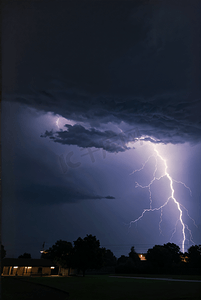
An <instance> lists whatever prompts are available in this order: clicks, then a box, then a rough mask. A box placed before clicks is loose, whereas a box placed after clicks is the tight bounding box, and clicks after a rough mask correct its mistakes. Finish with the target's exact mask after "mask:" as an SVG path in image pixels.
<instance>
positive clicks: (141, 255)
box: [138, 253, 146, 260]
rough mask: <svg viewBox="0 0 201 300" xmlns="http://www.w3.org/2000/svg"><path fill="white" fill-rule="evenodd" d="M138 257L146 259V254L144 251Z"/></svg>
mask: <svg viewBox="0 0 201 300" xmlns="http://www.w3.org/2000/svg"><path fill="white" fill-rule="evenodd" d="M138 257H139V258H140V260H146V254H144V253H139V254H138Z"/></svg>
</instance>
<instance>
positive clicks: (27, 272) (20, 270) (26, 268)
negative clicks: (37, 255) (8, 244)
mask: <svg viewBox="0 0 201 300" xmlns="http://www.w3.org/2000/svg"><path fill="white" fill-rule="evenodd" d="M2 266H3V272H2V275H3V276H6V275H7V276H33V275H35V276H43V275H56V274H58V267H57V266H56V265H55V264H54V263H52V261H51V260H48V259H30V258H4V259H3V262H2Z"/></svg>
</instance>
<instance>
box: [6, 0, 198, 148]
mask: <svg viewBox="0 0 201 300" xmlns="http://www.w3.org/2000/svg"><path fill="white" fill-rule="evenodd" d="M176 2H177V1H176ZM76 3H78V2H76V1H75V2H73V3H72V2H70V1H66V2H65V1H61V2H59V5H58V6H57V7H54V1H53V2H52V1H51V4H50V6H48V8H47V7H45V6H44V3H42V2H40V3H39V2H38V3H37V2H34V5H32V7H31V9H30V7H29V6H30V4H29V3H26V5H24V7H17V8H16V9H18V10H19V11H20V12H21V13H20V14H19V15H18V14H16V11H15V9H14V6H13V14H12V11H11V13H10V14H8V16H7V20H8V21H7V20H6V21H7V23H6V24H7V25H5V33H4V39H5V41H6V45H8V46H9V49H10V50H9V52H6V55H5V63H6V61H9V63H7V65H9V66H10V67H9V68H8V67H7V68H6V72H5V74H7V73H8V74H10V75H11V74H12V76H10V77H9V76H7V75H6V76H4V82H3V84H4V90H5V97H4V98H5V99H7V100H8V101H18V102H20V103H22V104H24V105H28V106H32V107H34V108H36V109H37V110H39V111H42V110H43V111H45V112H49V111H51V112H53V113H55V114H59V115H61V116H63V117H65V118H67V119H71V120H74V121H79V122H80V121H81V122H87V123H89V124H90V125H91V130H86V129H84V128H83V127H82V126H80V127H79V126H78V127H76V126H73V127H69V131H68V132H67V131H63V132H57V133H56V134H54V135H52V133H51V132H49V133H48V132H46V136H48V134H49V137H50V138H51V139H53V140H54V141H55V142H60V143H63V144H65V143H67V144H70V143H71V144H73V145H75V144H76V145H78V146H81V147H86V146H87V145H88V144H90V145H91V146H94V147H98V148H99V147H101V141H102V138H103V135H104V134H105V135H106V136H107V134H108V133H106V132H105V133H104V134H103V133H102V132H101V131H98V129H99V127H100V128H101V125H102V124H107V123H109V122H113V123H115V124H120V123H121V122H122V121H124V122H125V123H126V124H127V125H129V126H137V127H138V129H139V131H140V134H141V135H143V136H146V139H147V140H152V141H153V140H154V139H157V141H159V142H161V143H173V144H176V143H184V142H192V143H196V142H199V141H200V140H201V101H200V81H201V76H200V58H199V56H200V49H201V42H200V34H199V30H200V21H198V20H199V19H198V14H199V11H200V5H199V1H195V2H194V5H192V4H191V2H189V1H185V0H183V1H182V2H181V3H180V2H178V3H176V4H173V2H170V1H156V2H154V1H149V2H148V1H126V2H125V1H118V2H115V1H100V2H99V1H89V2H88V1H83V2H82V3H81V5H79V6H77V4H76ZM30 11H31V14H30ZM23 12H24V13H23ZM40 12H41V13H40ZM196 14H197V15H196ZM25 16H26V17H25ZM9 18H10V19H11V20H12V23H11V22H9V20H10V19H9ZM14 25H15V30H13V26H14ZM6 33H7V35H6ZM13 33H15V35H13ZM28 33H29V38H28ZM22 53H24V56H23V59H22ZM14 65H15V66H16V68H15V70H14V69H13V70H12V68H14ZM11 71H12V72H11ZM9 72H10V73H9ZM15 74H16V75H15ZM13 76H16V78H15V79H16V80H14V81H12V80H11V79H12V78H13ZM11 77H12V78H11ZM6 78H9V80H7V79H6ZM12 82H13V83H12ZM73 133H75V136H74V138H73V136H71V134H73ZM84 134H85V136H86V141H85V140H78V139H77V138H78V137H80V138H83V135H84ZM105 149H106V148H105ZM115 149H116V145H115V147H114V148H109V147H108V146H107V149H106V150H107V151H110V152H113V151H116V150H115ZM125 149H126V148H123V147H122V148H121V147H120V148H118V150H117V151H123V150H125Z"/></svg>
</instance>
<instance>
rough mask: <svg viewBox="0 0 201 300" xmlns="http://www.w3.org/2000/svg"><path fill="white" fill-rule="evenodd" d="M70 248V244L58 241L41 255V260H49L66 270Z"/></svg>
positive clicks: (68, 263) (68, 264)
mask: <svg viewBox="0 0 201 300" xmlns="http://www.w3.org/2000/svg"><path fill="white" fill-rule="evenodd" d="M72 248H73V246H72V244H71V243H70V242H67V241H63V240H58V241H57V242H56V243H55V244H54V245H53V246H52V247H50V248H49V249H48V250H47V251H45V252H44V253H42V255H41V258H45V259H51V260H52V261H53V262H54V263H55V264H58V265H60V266H61V267H63V268H67V267H69V266H70V258H71V255H70V254H71V251H72Z"/></svg>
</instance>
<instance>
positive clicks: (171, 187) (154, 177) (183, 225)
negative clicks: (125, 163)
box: [130, 148, 197, 253]
mask: <svg viewBox="0 0 201 300" xmlns="http://www.w3.org/2000/svg"><path fill="white" fill-rule="evenodd" d="M154 151H155V153H156V155H151V156H149V158H148V159H147V160H146V161H145V163H144V164H143V166H142V168H140V169H138V170H135V171H133V172H132V173H131V174H130V175H132V174H134V173H135V172H139V171H141V170H143V169H144V167H145V165H146V164H147V163H148V161H149V160H150V158H151V157H154V158H155V160H156V163H155V169H154V173H153V179H152V180H151V182H150V183H149V184H148V185H146V186H142V185H140V184H139V183H138V182H136V187H141V188H148V189H149V200H150V208H147V209H144V210H143V212H142V214H141V216H139V217H138V218H137V219H135V220H134V221H131V222H130V226H131V224H132V223H136V222H138V221H139V220H140V219H141V218H142V217H143V216H144V214H145V213H146V212H150V211H152V212H153V211H158V210H161V215H160V222H159V231H160V233H162V231H161V227H160V225H161V223H162V209H163V207H164V206H166V205H167V204H168V202H169V200H170V199H172V200H173V201H174V203H175V204H176V206H177V209H178V211H179V219H178V220H177V223H178V221H180V223H181V226H182V237H183V238H182V247H181V250H182V252H183V253H184V244H185V241H186V234H185V228H186V229H187V230H188V232H189V234H190V240H191V242H193V241H192V233H191V231H190V229H189V228H188V226H187V225H185V224H184V222H183V219H182V214H183V213H182V210H181V206H182V207H183V208H184V209H185V210H186V212H187V215H188V216H189V214H188V211H187V209H186V208H185V207H184V206H183V205H181V204H180V203H179V202H178V201H177V200H176V198H175V196H174V192H175V191H174V188H173V181H174V182H177V183H181V184H182V185H184V186H185V187H186V188H187V189H188V190H189V191H190V194H191V195H192V192H191V190H190V188H189V187H188V186H186V185H185V184H184V183H183V182H181V181H176V180H174V179H172V177H171V176H170V174H169V173H168V172H167V169H168V167H167V163H166V160H165V159H164V158H163V157H162V156H161V155H160V154H159V152H158V151H157V150H156V148H154ZM158 157H159V158H160V159H161V160H162V161H163V163H164V166H165V172H164V175H162V176H160V177H159V178H157V177H156V176H155V174H156V171H157V159H158ZM163 177H167V178H168V179H169V182H170V189H171V196H170V197H168V199H167V201H166V202H165V203H164V204H163V205H161V206H160V207H156V208H152V195H151V185H152V183H153V182H154V181H155V180H160V179H161V178H163ZM189 217H190V216H189ZM190 219H191V220H192V221H193V222H194V225H195V226H197V225H196V224H195V221H194V220H193V219H192V218H191V217H190ZM177 223H176V226H177ZM176 226H175V230H174V232H173V234H172V236H173V235H174V233H175V232H176Z"/></svg>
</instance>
